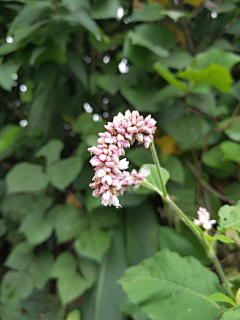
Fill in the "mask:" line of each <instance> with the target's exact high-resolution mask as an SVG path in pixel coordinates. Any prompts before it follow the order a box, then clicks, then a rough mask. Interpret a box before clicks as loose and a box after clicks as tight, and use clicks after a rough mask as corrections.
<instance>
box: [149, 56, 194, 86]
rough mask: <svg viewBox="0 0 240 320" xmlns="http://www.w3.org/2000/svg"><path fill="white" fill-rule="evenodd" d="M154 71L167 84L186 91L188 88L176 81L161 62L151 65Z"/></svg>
mask: <svg viewBox="0 0 240 320" xmlns="http://www.w3.org/2000/svg"><path fill="white" fill-rule="evenodd" d="M153 67H154V69H155V70H156V71H157V72H158V73H159V74H160V76H162V77H163V78H164V79H165V80H166V81H167V82H169V83H170V84H172V85H174V86H175V87H176V88H178V89H180V90H183V91H187V90H188V87H187V86H185V85H184V84H183V83H182V82H180V81H179V80H177V79H176V78H175V76H173V75H172V73H171V72H170V70H169V69H168V68H167V67H166V66H165V65H164V64H163V63H161V62H156V63H154V65H153Z"/></svg>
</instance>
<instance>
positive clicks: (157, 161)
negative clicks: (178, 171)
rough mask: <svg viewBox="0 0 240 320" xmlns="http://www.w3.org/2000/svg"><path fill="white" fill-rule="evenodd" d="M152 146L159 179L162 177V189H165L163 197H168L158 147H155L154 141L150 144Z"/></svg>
mask: <svg viewBox="0 0 240 320" xmlns="http://www.w3.org/2000/svg"><path fill="white" fill-rule="evenodd" d="M150 148H151V151H152V156H153V160H154V162H155V165H156V167H157V171H158V176H159V179H160V182H161V187H162V191H163V197H164V198H167V190H166V187H165V184H164V182H163V178H162V173H161V166H160V162H159V159H158V156H157V152H156V149H155V146H154V142H153V141H152V142H151V144H150Z"/></svg>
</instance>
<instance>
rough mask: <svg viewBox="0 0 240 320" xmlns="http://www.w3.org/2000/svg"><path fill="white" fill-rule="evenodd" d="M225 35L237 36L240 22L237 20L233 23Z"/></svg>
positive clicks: (239, 31)
mask: <svg viewBox="0 0 240 320" xmlns="http://www.w3.org/2000/svg"><path fill="white" fill-rule="evenodd" d="M225 33H228V34H236V35H238V34H239V33H240V21H238V20H237V21H236V22H235V23H233V24H232V25H231V26H230V27H229V28H227V30H226V31H225Z"/></svg>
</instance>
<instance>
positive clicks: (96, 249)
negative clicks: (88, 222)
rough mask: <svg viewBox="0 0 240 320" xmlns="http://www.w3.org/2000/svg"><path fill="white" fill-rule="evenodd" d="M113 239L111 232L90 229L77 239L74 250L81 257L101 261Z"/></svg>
mask: <svg viewBox="0 0 240 320" xmlns="http://www.w3.org/2000/svg"><path fill="white" fill-rule="evenodd" d="M110 243H111V237H110V234H109V232H106V231H102V230H98V229H89V230H86V231H84V232H83V233H82V234H81V236H80V237H79V238H78V239H76V241H75V243H74V248H75V250H76V251H77V253H78V254H79V255H82V256H85V257H87V258H91V259H94V260H97V261H101V260H102V258H103V256H104V254H105V253H106V252H107V250H108V249H109V247H110Z"/></svg>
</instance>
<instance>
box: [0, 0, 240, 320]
mask: <svg viewBox="0 0 240 320" xmlns="http://www.w3.org/2000/svg"><path fill="white" fill-rule="evenodd" d="M0 8H1V10H0V44H1V45H0V126H1V131H0V160H1V166H0V178H1V180H0V197H1V206H0V214H1V216H0V250H1V255H0V276H1V319H2V320H30V319H31V320H36V319H44V320H54V319H56V320H58V319H67V320H79V319H80V312H81V318H82V319H84V320H103V319H105V320H113V319H114V320H123V319H126V317H127V316H126V314H128V315H130V316H131V317H132V318H133V319H137V320H147V319H158V320H159V319H160V318H159V314H162V311H161V310H162V309H161V308H163V307H164V308H166V307H170V306H172V309H170V311H168V312H167V313H166V314H162V318H161V319H167V318H173V317H174V318H175V319H183V318H184V319H193V316H192V314H191V313H189V312H195V313H194V319H195V320H198V319H206V318H207V319H209V320H210V319H215V318H216V317H218V318H219V317H221V314H222V312H223V311H224V309H222V307H221V306H220V307H219V305H217V304H216V303H215V302H213V301H207V300H205V299H203V298H201V299H202V300H201V301H200V302H199V300H198V299H200V298H199V294H196V296H194V295H193V294H192V291H191V290H192V289H191V285H190V284H189V288H188V289H187V290H186V292H185V293H184V295H183V296H181V298H179V299H180V300H177V299H175V302H174V304H173V303H172V302H171V303H170V302H166V301H165V302H164V303H166V304H165V305H164V306H162V305H160V304H159V303H157V304H156V305H154V304H153V303H151V302H149V298H150V297H151V298H153V297H154V299H160V300H161V299H162V297H161V298H159V296H158V293H157V291H155V289H156V288H154V286H152V285H151V288H152V289H151V290H152V291H149V292H148V291H146V292H144V295H142V296H140V295H139V296H135V295H134V290H135V292H136V290H138V286H139V285H143V284H142V283H141V282H136V279H135V282H134V281H133V280H134V279H133V277H136V278H137V277H138V275H141V274H142V272H145V273H151V272H153V271H152V270H151V261H153V260H156V261H158V266H159V267H158V268H157V270H155V271H154V274H155V276H156V277H157V278H158V277H160V278H161V277H162V272H163V268H164V266H163V264H164V263H165V264H166V266H167V268H172V267H173V266H175V265H177V266H178V269H175V268H174V269H175V273H177V275H176V274H175V275H171V277H172V280H174V279H175V278H174V277H179V275H181V274H182V272H184V273H186V270H187V268H190V267H191V268H190V269H189V272H191V270H196V272H199V274H202V275H203V281H202V283H200V281H199V282H198V283H195V284H194V288H195V289H196V287H198V290H199V292H201V294H202V297H205V296H208V295H211V294H212V293H214V292H216V291H219V290H220V291H221V288H220V289H219V283H218V281H217V277H216V276H215V275H214V273H213V272H210V271H209V270H207V269H206V268H204V267H203V265H205V266H209V263H210V261H209V259H208V257H207V256H206V255H205V253H204V251H203V249H202V248H201V246H200V245H199V244H198V242H197V241H196V239H195V238H194V237H193V235H192V234H191V233H190V232H188V231H187V230H185V227H184V226H183V225H182V224H181V222H180V221H179V218H178V217H177V216H176V215H175V214H174V213H173V212H172V211H171V210H170V209H169V208H167V207H165V208H164V207H163V204H162V203H161V201H160V199H159V197H157V196H155V194H153V193H151V191H149V190H144V189H142V188H141V189H140V190H139V191H138V192H133V191H132V190H130V191H129V193H127V194H126V195H124V196H123V197H122V198H120V203H121V204H122V206H123V209H121V210H116V209H114V208H112V207H111V208H109V207H108V208H104V207H102V206H101V204H100V199H96V198H93V197H92V196H91V190H89V187H88V184H89V183H90V181H91V178H92V175H93V171H92V168H91V166H90V164H89V163H88V161H89V158H90V155H89V154H88V152H87V151H86V150H87V147H89V146H92V145H94V144H95V143H96V139H97V133H98V132H101V131H102V130H103V125H104V124H105V122H106V121H107V120H111V119H112V117H113V115H115V114H116V113H117V112H119V111H122V112H124V111H125V110H127V109H129V108H130V109H131V110H133V109H136V110H138V111H139V112H141V113H143V114H144V115H147V114H148V113H151V114H152V115H153V117H154V118H156V119H157V121H158V131H157V134H156V138H155V142H156V144H157V146H158V151H159V156H160V160H161V162H162V164H163V167H164V168H165V169H167V170H168V171H169V173H170V179H169V182H168V190H169V193H170V194H171V196H172V197H173V198H174V200H175V202H176V203H177V204H178V205H179V206H180V207H181V208H182V209H183V210H184V211H185V212H186V213H187V214H188V216H189V217H190V218H191V219H193V218H195V217H196V211H197V208H198V206H199V205H201V206H206V207H207V208H208V210H209V211H210V212H211V214H212V218H213V219H214V218H216V217H217V212H218V210H219V208H220V206H221V205H222V204H231V205H233V204H235V203H236V201H237V200H238V199H239V193H240V181H239V180H240V167H239V163H240V145H239V142H240V117H239V116H238V113H239V105H238V100H240V80H239V79H240V78H239V71H240V68H239V66H240V64H239V62H240V55H239V52H240V39H239V33H240V22H239V13H240V1H238V0H223V1H221V0H219V1H218V0H214V1H210V0H206V1H201V0H185V1H183V0H175V1H171V0H169V1H168V0H157V1H154V0H148V1H146V2H145V1H143V2H140V1H138V0H134V1H126V0H121V1H120V0H92V1H88V0H61V1H60V0H53V1H50V0H49V1H27V0H19V1H1V2H0ZM126 156H127V158H128V159H129V160H130V169H131V168H134V167H135V168H140V167H141V165H142V164H144V163H152V160H151V155H150V153H149V152H148V151H146V150H145V149H143V148H139V147H138V146H134V148H132V149H131V150H128V151H127V154H126ZM225 210H229V209H225ZM225 212H226V211H224V210H223V211H222V214H223V215H224V214H225ZM173 227H174V228H173ZM221 227H222V228H227V226H226V223H225V222H224V221H222V225H221ZM239 230H240V229H239V226H238V225H237V224H236V225H235V226H234V227H233V228H232V229H231V230H230V231H229V230H228V234H227V236H228V237H230V238H232V239H234V240H235V244H226V245H224V246H223V245H221V246H220V248H219V249H220V251H219V252H220V258H222V259H223V258H225V257H226V256H227V257H230V258H227V259H225V265H224V266H225V267H228V269H226V270H228V273H229V277H231V278H232V279H233V280H234V281H235V283H236V286H237V285H238V286H239V274H238V268H237V261H238V259H237V257H238V249H239V246H240V238H239V234H238V231H239ZM160 249H161V251H160V252H158V253H156V252H157V251H159V250H160ZM168 249H169V250H170V251H169V250H168ZM172 251H175V252H177V253H178V254H177V253H172ZM231 252H232V255H230V256H229V253H231ZM155 253H156V254H155ZM154 254H155V255H154ZM153 255H154V256H153ZM189 255H191V256H193V257H195V258H196V259H197V260H196V259H194V258H184V259H183V258H181V257H183V256H189ZM152 256H153V257H152ZM150 257H152V258H150ZM146 258H150V259H148V260H146V261H144V262H141V261H142V260H143V259H146ZM186 259H187V260H186ZM231 259H232V260H231ZM186 261H188V263H187V262H186ZM199 261H200V262H199ZM140 262H141V263H140ZM138 263H140V264H139V265H138V266H135V267H133V268H129V269H128V270H127V271H126V273H124V271H125V270H126V268H127V267H129V266H134V265H136V264H138ZM210 266H211V265H210ZM134 268H135V269H134ZM149 268H150V270H149ZM123 273H124V276H123V277H122V278H121V280H120V282H121V284H122V287H123V289H124V290H125V291H126V292H127V294H128V298H127V297H126V296H125V298H124V292H123V290H122V288H121V286H120V284H119V283H117V280H118V279H119V278H120V277H121V276H122V275H123ZM173 273H174V272H173ZM193 277H194V275H193ZM165 280H169V279H168V277H167V276H166V279H165ZM156 281H157V280H156ZM196 281H197V280H196ZM204 281H205V282H206V281H208V282H209V283H210V284H211V288H209V287H208V286H207V285H206V284H205V282H204ZM173 282H174V281H173ZM157 283H158V282H157ZM134 285H136V286H137V287H134ZM158 285H159V286H161V285H162V284H161V283H160V282H159V283H158ZM179 286H181V283H180V284H178V285H177V284H176V283H175V282H174V283H171V285H169V290H170V291H171V292H173V291H174V292H178V290H179ZM158 288H159V287H158ZM180 291H181V290H180ZM189 297H190V298H191V299H196V301H197V302H196V303H197V304H198V305H199V303H200V305H201V309H200V310H201V311H199V309H196V310H193V311H192V310H190V311H189V308H188V309H186V310H185V309H184V311H182V313H180V312H179V314H178V313H177V312H176V310H177V309H175V308H178V307H179V305H182V303H183V302H184V301H188V299H189ZM181 299H182V300H181ZM156 301H158V300H156ZM194 301H195V300H194ZM121 303H122V304H121ZM120 304H121V311H120V308H119V305H120ZM186 308H187V306H186ZM236 308H238V310H239V307H236ZM72 310H73V311H72ZM78 310H79V311H80V312H79V311H78ZM159 310H160V311H159ZM203 311H204V312H206V314H203V313H202V312H203ZM169 312H170V313H169ZM171 312H172V313H173V314H172V313H171ZM236 312H237V311H235V310H234V309H231V310H229V311H227V312H225V313H224V315H223V318H222V319H226V320H229V319H235V318H234V316H235V315H236ZM171 315H172V316H171ZM130 316H129V319H130Z"/></svg>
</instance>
